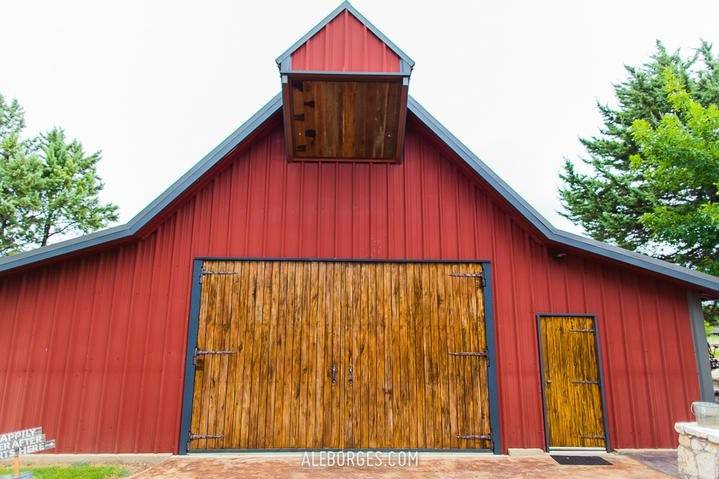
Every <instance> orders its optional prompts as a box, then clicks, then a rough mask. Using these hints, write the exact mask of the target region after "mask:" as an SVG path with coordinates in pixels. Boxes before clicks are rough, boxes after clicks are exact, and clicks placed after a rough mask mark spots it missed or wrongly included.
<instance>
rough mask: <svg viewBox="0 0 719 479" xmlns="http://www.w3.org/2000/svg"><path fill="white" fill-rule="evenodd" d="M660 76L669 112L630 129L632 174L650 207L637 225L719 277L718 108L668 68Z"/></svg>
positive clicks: (676, 256) (680, 258) (683, 258)
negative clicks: (639, 179) (703, 101)
mask: <svg viewBox="0 0 719 479" xmlns="http://www.w3.org/2000/svg"><path fill="white" fill-rule="evenodd" d="M663 78H664V85H665V91H666V96H667V100H668V102H669V103H670V104H671V106H672V108H673V110H674V112H673V113H666V114H664V115H663V116H662V118H661V119H660V120H659V122H658V123H656V125H652V124H651V123H650V122H649V121H647V120H646V119H637V120H635V121H634V123H633V124H632V128H631V132H632V136H633V138H634V141H635V142H636V144H637V145H638V147H639V152H638V153H635V154H634V155H632V156H631V157H630V165H631V171H633V172H636V173H637V174H638V175H641V177H642V178H643V179H644V185H645V187H646V189H645V191H646V196H645V199H646V201H647V203H648V205H649V208H647V209H646V211H644V212H643V213H642V214H641V215H640V216H639V223H640V224H641V225H642V227H643V228H644V229H645V230H646V231H647V233H648V234H649V235H650V238H651V239H652V240H653V241H654V242H656V243H659V244H666V245H669V246H670V247H671V254H672V256H673V259H674V260H675V261H677V262H678V263H681V264H686V265H689V266H692V267H694V268H697V269H700V270H702V271H705V272H707V273H710V274H714V275H719V195H718V194H717V191H718V189H719V108H718V107H717V105H716V104H710V105H708V106H703V105H702V104H701V103H700V102H699V101H698V100H695V99H693V98H692V96H691V95H690V94H689V92H688V91H687V89H686V86H685V84H684V83H683V82H682V80H681V79H680V78H679V77H677V76H676V75H675V74H674V73H673V72H672V71H671V70H669V69H667V70H665V71H664V74H663Z"/></svg>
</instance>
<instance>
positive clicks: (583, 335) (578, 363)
mask: <svg viewBox="0 0 719 479" xmlns="http://www.w3.org/2000/svg"><path fill="white" fill-rule="evenodd" d="M539 321H540V328H541V336H540V341H541V345H542V348H541V351H542V357H541V361H542V370H543V381H544V398H545V403H544V407H545V414H546V422H547V429H548V430H547V439H548V444H547V446H548V447H550V448H552V447H604V446H605V441H604V422H603V412H602V403H601V389H600V377H599V366H598V364H597V361H596V358H597V351H596V346H595V335H596V332H595V324H594V319H593V318H589V317H557V316H543V317H540V319H539Z"/></svg>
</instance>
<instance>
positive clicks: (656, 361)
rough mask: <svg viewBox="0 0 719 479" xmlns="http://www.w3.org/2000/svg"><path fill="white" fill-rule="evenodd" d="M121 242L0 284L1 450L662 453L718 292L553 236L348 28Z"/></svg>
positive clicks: (325, 41) (336, 26)
mask: <svg viewBox="0 0 719 479" xmlns="http://www.w3.org/2000/svg"><path fill="white" fill-rule="evenodd" d="M278 65H279V67H280V76H281V84H282V93H281V94H280V95H278V96H277V97H275V98H273V99H272V100H271V101H270V102H269V103H267V105H265V106H264V107H263V108H262V109H261V110H260V111H258V112H257V113H256V114H255V115H254V116H253V117H252V118H250V119H249V120H248V121H247V122H246V123H245V124H244V125H242V126H241V127H240V128H239V129H238V130H237V131H235V132H234V133H233V134H232V135H231V136H230V137H229V138H227V139H226V140H225V141H224V142H223V143H222V144H220V145H219V146H218V147H217V148H215V149H214V150H213V151H212V152H210V153H209V154H208V155H207V156H206V157H205V158H203V159H202V160H201V161H200V162H199V163H198V164H197V165H196V166H195V167H193V168H192V169H191V170H190V171H189V172H187V174H185V175H184V176H183V177H182V178H181V179H180V180H179V181H177V183H175V184H174V185H172V186H171V187H170V188H169V189H168V190H167V191H165V192H164V193H163V194H162V195H161V196H160V197H159V198H157V199H156V200H155V201H154V202H153V203H152V204H150V205H149V206H148V207H147V208H145V209H144V210H143V211H142V212H140V213H139V214H138V215H137V216H136V217H135V218H133V219H132V220H131V221H130V222H128V223H127V224H125V225H122V226H118V227H114V228H110V229H107V230H104V231H100V232H97V233H93V234H90V235H87V236H83V237H81V238H78V239H74V240H70V241H66V242H63V243H58V244H55V245H51V246H48V247H45V248H40V249H37V250H34V251H30V252H27V253H23V254H19V255H16V256H11V257H7V258H3V259H2V260H0V312H1V314H0V329H1V330H2V331H3V334H2V335H0V351H2V356H3V361H2V362H1V363H0V431H4V430H14V429H18V428H23V427H28V426H37V425H41V426H43V428H44V430H45V431H46V432H47V434H48V436H49V437H56V438H57V450H58V451H59V452H77V453H80V452H83V453H90V452H176V453H177V452H179V453H184V452H187V451H188V450H190V451H193V450H194V451H197V450H256V449H313V448H361V449H389V448H412V449H444V450H455V449H473V450H491V451H494V452H495V453H501V452H505V451H507V449H508V448H544V449H547V448H602V449H607V450H609V449H615V448H664V447H674V446H675V444H676V438H675V434H674V432H673V427H672V426H673V423H674V422H675V421H679V420H687V419H688V415H689V404H690V403H691V402H692V401H693V400H697V399H700V398H704V399H708V400H711V399H712V398H713V394H712V389H711V383H710V380H709V370H708V357H707V353H706V343H705V339H704V336H703V318H702V311H701V306H700V300H701V299H705V298H717V297H719V279H717V278H715V277H711V276H707V275H704V274H701V273H698V272H695V271H692V270H689V269H686V268H683V267H680V266H677V265H673V264H668V263H666V262H663V261H659V260H656V259H652V258H649V257H646V256H642V255H639V254H636V253H633V252H629V251H625V250H623V249H620V248H616V247H613V246H609V245H606V244H602V243H599V242H596V241H593V240H589V239H586V238H583V237H580V236H576V235H573V234H569V233H566V232H563V231H559V230H557V229H556V228H554V227H553V226H552V225H551V224H549V223H548V222H547V221H546V220H545V219H544V218H542V217H541V216H540V215H539V214H538V213H537V212H536V211H535V210H534V209H533V208H532V207H531V206H530V205H529V204H527V202H525V201H524V200H523V199H522V198H520V197H519V196H518V195H517V194H516V193H515V192H514V191H512V189H511V188H510V187H509V186H507V184H506V183H504V182H503V181H502V180H501V179H500V178H498V177H497V176H496V175H495V174H494V173H493V172H492V171H490V170H489V169H488V168H487V166H486V165H485V164H484V163H482V162H481V161H480V160H479V159H478V158H477V157H476V156H475V155H474V154H473V153H472V152H470V151H469V150H468V149H467V148H466V147H465V146H464V145H463V144H462V143H461V142H460V141H459V140H458V139H457V138H455V137H454V136H453V135H452V134H451V133H450V132H449V131H447V130H446V129H445V128H444V127H443V126H442V125H441V124H439V123H438V122H437V120H435V119H434V118H433V117H432V116H431V115H430V114H429V113H428V112H427V111H426V110H425V109H424V108H422V106H421V105H420V104H419V103H418V102H417V101H416V100H415V99H413V98H411V97H409V96H408V87H409V78H410V75H411V72H412V67H413V62H412V60H411V59H410V58H409V57H407V55H406V54H405V53H403V52H402V51H401V50H400V49H399V48H398V47H397V46H395V45H394V44H393V43H392V42H391V41H390V40H389V39H387V38H386V37H385V36H384V35H383V34H382V33H381V32H379V31H378V30H377V29H376V28H375V27H374V26H373V25H372V24H371V23H369V22H368V21H367V20H366V19H365V18H364V17H363V16H362V15H361V14H360V13H358V12H357V11H356V10H355V9H354V8H353V7H352V6H351V5H349V4H348V3H343V4H342V5H340V7H338V8H337V9H336V10H335V11H334V12H332V13H331V14H330V15H329V16H328V17H327V18H325V19H324V20H323V21H322V22H320V24H318V25H317V26H316V27H315V28H313V29H312V30H311V31H310V32H309V33H308V34H307V35H306V36H305V37H303V38H302V39H300V40H299V41H298V42H297V43H296V44H295V45H293V46H292V47H291V48H290V49H289V50H288V51H287V52H286V53H285V54H283V55H282V56H281V57H280V58H279V59H278Z"/></svg>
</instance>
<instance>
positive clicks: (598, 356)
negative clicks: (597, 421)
mask: <svg viewBox="0 0 719 479" xmlns="http://www.w3.org/2000/svg"><path fill="white" fill-rule="evenodd" d="M542 318H590V319H591V320H592V326H593V327H594V360H595V361H596V362H597V370H598V371H599V399H600V401H601V403H602V426H603V428H604V446H605V449H606V450H607V452H610V451H611V450H612V447H611V444H610V443H609V421H608V419H607V401H606V399H605V397H604V384H605V383H604V367H603V366H602V349H601V347H600V344H601V343H600V341H599V322H598V321H597V315H596V314H587V313H577V314H571V313H537V314H536V320H537V346H538V351H539V383H540V385H541V389H542V418H543V423H544V450H545V451H549V447H550V446H549V423H548V422H547V398H546V392H545V384H544V362H543V361H542V357H543V356H544V354H543V353H544V350H543V349H542ZM577 449H581V448H577Z"/></svg>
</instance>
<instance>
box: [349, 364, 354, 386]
mask: <svg viewBox="0 0 719 479" xmlns="http://www.w3.org/2000/svg"><path fill="white" fill-rule="evenodd" d="M352 380H353V373H352V366H350V370H349V383H350V384H352Z"/></svg>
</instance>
